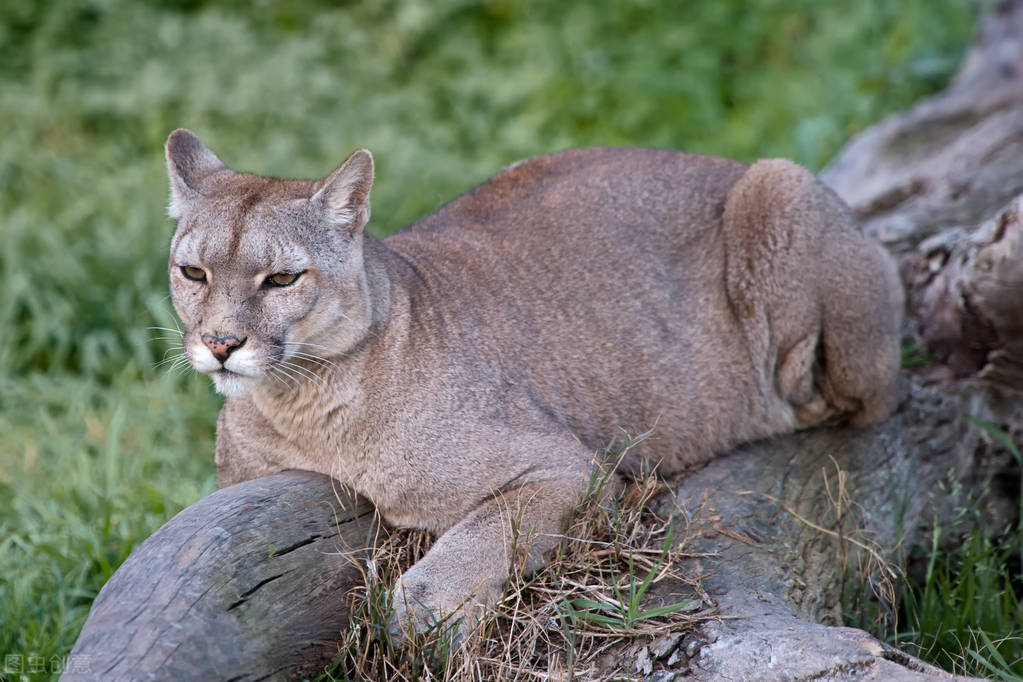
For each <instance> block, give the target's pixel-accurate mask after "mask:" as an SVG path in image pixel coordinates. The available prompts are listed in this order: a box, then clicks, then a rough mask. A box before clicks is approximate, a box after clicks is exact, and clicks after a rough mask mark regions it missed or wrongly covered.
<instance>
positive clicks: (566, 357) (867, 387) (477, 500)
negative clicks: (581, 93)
mask: <svg viewBox="0 0 1023 682" xmlns="http://www.w3.org/2000/svg"><path fill="white" fill-rule="evenodd" d="M167 159H168V166H169V169H170V176H171V194H172V201H171V205H172V214H173V215H174V216H175V217H176V218H178V220H179V223H178V230H177V233H176V234H175V236H174V240H173V242H172V245H171V256H170V275H171V290H172V293H173V300H174V305H175V307H176V309H177V311H178V313H179V314H180V316H181V318H182V320H183V321H184V323H185V327H186V331H185V337H184V344H185V348H186V353H187V355H188V357H189V359H190V360H191V361H192V362H193V364H194V365H195V366H196V367H197V368H198V369H199V370H200V371H204V372H208V373H211V374H213V376H214V379H215V381H216V382H217V386H218V389H219V390H221V391H222V392H224V393H226V394H228V398H227V402H226V404H225V406H224V409H223V411H222V412H221V415H220V420H219V422H218V431H217V452H216V462H217V471H218V477H219V481H220V484H221V485H230V484H232V483H236V482H238V481H242V480H245V479H248V478H252V477H255V476H261V475H265V474H269V473H272V472H275V471H278V470H281V469H285V468H301V469H311V470H314V471H319V472H322V473H324V474H328V475H331V476H334V477H335V478H337V479H338V480H340V481H342V482H343V483H345V484H347V485H349V486H351V487H352V488H354V489H355V490H357V491H358V492H359V493H360V494H362V495H365V496H366V497H368V498H369V499H371V500H372V501H373V502H374V503H375V504H376V505H377V507H378V509H379V510H380V512H381V513H382V514H383V516H384V518H386V519H387V520H388V521H389V522H390V523H393V524H396V525H405V526H417V527H422V528H427V529H429V530H430V531H432V532H434V533H436V534H438V535H439V538H438V540H437V543H436V544H435V545H434V547H433V549H432V550H431V551H430V552H429V553H428V554H427V555H426V557H425V558H424V559H423V560H422V561H420V562H419V563H417V564H416V565H415V566H413V567H412V568H411V569H410V570H409V571H408V572H407V573H406V574H405V575H404V576H402V578H401V580H400V584H399V585H398V586H397V591H396V595H397V599H396V602H397V604H396V607H397V622H398V623H399V624H405V623H407V624H410V625H411V626H412V627H414V628H423V627H425V626H426V625H427V624H428V623H429V622H430V620H431V619H432V618H433V617H435V616H436V615H437V614H439V613H444V614H447V613H450V612H452V611H454V610H458V609H460V608H461V610H459V611H458V615H470V616H472V614H473V613H474V612H475V610H476V607H477V606H479V605H486V604H488V603H492V602H493V600H494V599H496V598H497V597H498V596H499V594H500V591H501V589H502V587H503V585H504V583H505V580H506V578H507V574H508V570H509V562H510V560H511V558H510V557H511V553H512V549H513V547H512V543H513V542H514V539H513V533H512V532H511V530H510V529H511V525H512V521H513V520H514V521H515V523H517V524H518V527H519V528H520V529H521V530H524V531H525V532H526V533H527V534H529V536H530V537H531V538H532V541H531V545H530V547H531V553H530V557H531V561H532V562H533V564H534V565H539V563H540V562H542V560H543V553H544V552H545V551H546V550H547V549H549V548H550V547H551V546H552V545H553V543H554V540H553V539H552V538H551V535H550V533H552V532H555V531H557V528H558V524H559V523H560V521H561V519H562V517H563V515H564V514H565V512H566V511H567V510H569V509H570V508H571V507H572V505H573V504H574V503H575V501H576V500H577V498H578V496H579V495H580V493H581V492H582V491H583V490H584V489H585V486H586V483H587V476H588V475H589V474H590V472H591V471H592V469H593V461H594V459H593V458H594V454H595V453H596V452H598V451H600V449H601V448H602V446H604V445H605V444H606V443H607V442H608V441H610V440H611V439H613V438H614V437H615V436H616V435H619V434H621V433H622V432H623V431H624V432H628V433H631V434H638V433H641V432H645V431H647V430H650V429H653V435H652V436H651V437H650V438H648V439H647V440H645V441H643V442H642V443H641V444H640V445H639V446H638V447H637V448H635V449H634V450H633V451H632V452H631V453H630V455H629V456H628V458H627V459H626V460H625V462H624V463H623V469H624V471H626V472H629V471H635V470H637V469H638V468H639V467H640V466H642V464H643V462H651V463H656V464H657V466H658V467H659V469H660V471H661V472H663V473H666V474H670V473H672V472H676V471H679V470H680V469H682V468H683V467H685V466H688V465H693V464H697V463H700V462H703V461H705V460H706V459H708V458H709V457H711V456H712V455H714V454H715V453H721V452H724V451H726V450H728V449H730V448H732V447H733V446H735V445H736V444H738V443H741V442H744V441H748V440H752V439H757V438H763V437H766V436H770V435H773V434H778V433H784V432H787V431H791V430H794V429H796V428H802V427H809V426H814V425H816V424H818V423H821V422H824V421H826V420H839V419H850V420H852V421H853V422H856V423H865V422H869V421H872V420H876V419H880V418H883V417H885V416H887V415H888V414H889V413H890V412H891V410H892V409H893V408H894V406H895V400H896V382H897V375H898V365H899V343H898V342H899V328H900V324H901V316H902V289H901V286H900V284H899V280H898V278H897V276H896V273H895V268H894V265H893V263H892V261H891V259H890V258H889V257H888V255H887V254H886V253H885V252H884V250H883V249H881V248H880V247H879V246H878V245H876V244H875V243H873V242H871V241H870V240H869V239H867V238H865V237H864V236H862V235H861V234H860V232H859V230H858V228H857V226H856V224H855V222H854V220H853V218H852V216H851V214H850V212H849V210H848V209H847V208H846V207H845V206H844V205H843V204H842V202H841V201H840V200H839V199H838V198H837V197H836V196H835V195H834V194H833V193H832V192H831V191H830V190H828V189H826V188H825V187H824V186H823V185H821V184H820V183H819V182H818V181H817V180H816V179H815V178H814V177H813V176H812V175H810V174H809V173H808V172H807V171H806V170H804V169H802V168H800V167H799V166H796V165H794V164H792V163H790V162H788V161H783V160H769V161H759V162H757V163H756V164H753V165H752V166H746V165H743V164H740V163H736V162H733V161H727V160H723V159H716V158H711V157H704V156H696V155H689V154H681V153H676V152H670V151H661V150H649V149H632V148H622V149H582V150H573V151H568V152H563V153H560V154H555V155H551V156H542V157H537V158H534V159H530V160H527V161H525V162H521V163H519V164H516V165H515V166H513V167H511V168H509V169H507V170H505V171H504V172H502V173H500V174H499V175H497V176H496V177H494V178H493V179H491V180H489V181H488V182H486V183H484V184H483V185H480V186H479V187H476V188H475V189H473V190H471V191H469V192H468V193H466V194H464V195H463V196H461V197H459V198H458V199H455V200H454V201H452V202H451V203H449V204H447V205H446V206H444V207H443V208H441V209H440V210H439V211H437V212H436V213H434V214H433V215H430V216H427V217H425V218H423V219H421V220H419V221H417V222H416V223H414V224H412V225H411V226H409V227H408V228H406V229H405V230H403V231H401V232H399V233H398V234H396V235H394V236H392V237H390V238H388V239H386V240H384V241H378V240H375V239H372V238H371V237H369V236H367V235H366V234H365V233H364V230H363V228H364V227H365V222H366V220H368V217H369V190H370V186H371V184H372V173H373V168H372V160H371V157H370V156H369V154H368V153H367V152H364V151H360V152H356V153H355V154H353V155H352V156H351V157H349V160H348V161H346V162H345V164H342V166H341V167H339V168H338V170H336V171H335V172H334V173H332V174H331V175H330V176H328V177H327V178H326V179H324V180H322V181H317V182H304V181H285V180H276V179H270V178H261V177H257V176H252V175H244V174H235V173H233V172H231V171H229V170H227V168H226V167H225V166H224V165H223V164H222V163H221V162H220V161H219V160H218V159H217V158H216V157H215V156H214V155H213V154H212V153H211V152H209V151H208V150H207V149H206V148H205V147H204V146H203V145H202V143H201V142H199V140H198V139H197V138H196V137H195V136H194V135H192V134H191V133H189V132H187V131H175V132H174V133H173V134H172V135H171V137H170V139H169V140H168V142H167ZM180 266H192V267H201V268H203V269H204V270H205V271H206V272H207V281H206V282H195V281H191V280H188V279H186V278H185V277H184V276H183V275H182V274H181V272H180V270H179V267H180ZM298 271H304V273H303V274H302V275H301V276H300V277H299V279H298V280H296V281H295V283H294V284H292V285H290V286H288V287H283V288H273V287H271V288H265V287H263V286H261V285H262V283H263V282H264V281H265V279H266V277H268V276H269V275H272V274H274V273H276V272H298ZM204 333H205V334H210V335H213V336H215V337H218V338H219V337H228V338H229V337H231V336H233V337H236V339H237V340H240V341H241V340H243V343H242V345H241V346H239V347H238V348H235V349H234V350H233V352H232V354H231V355H230V357H228V358H227V361H226V364H225V365H224V367H223V368H221V365H220V362H219V361H218V360H217V359H216V358H214V356H213V354H212V352H211V351H210V349H209V348H208V347H207V346H206V345H204V343H203V341H202V340H201V336H202V334H204ZM295 343H301V344H306V345H293V344H295ZM215 347H216V348H221V349H222V348H224V346H223V345H221V346H215ZM302 353H304V354H305V355H302ZM289 363H290V364H289Z"/></svg>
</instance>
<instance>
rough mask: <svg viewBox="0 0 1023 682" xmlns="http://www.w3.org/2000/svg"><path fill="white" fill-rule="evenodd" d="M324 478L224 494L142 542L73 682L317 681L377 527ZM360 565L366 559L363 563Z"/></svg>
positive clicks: (116, 579)
mask: <svg viewBox="0 0 1023 682" xmlns="http://www.w3.org/2000/svg"><path fill="white" fill-rule="evenodd" d="M373 519H374V514H373V510H372V507H371V506H369V505H367V504H355V503H354V501H353V500H352V499H351V498H350V497H348V496H347V495H345V494H343V493H341V492H340V491H338V490H336V489H335V488H334V486H333V485H332V482H331V480H330V479H329V478H327V477H325V476H322V475H320V474H313V473H309V472H303V471H287V472H284V473H280V474H277V475H274V476H268V477H265V478H260V479H257V480H253V481H247V482H245V483H240V484H238V485H235V486H231V487H229V488H225V489H223V490H219V491H217V492H215V493H213V494H212V495H210V496H209V497H206V498H204V499H202V500H200V501H198V502H196V503H195V504H193V505H192V506H191V507H188V508H187V509H185V510H184V511H182V512H181V513H180V514H178V515H177V516H175V517H174V518H173V519H171V520H170V521H168V522H167V524H166V525H164V526H163V527H162V528H161V529H160V530H158V531H157V532H156V533H154V534H153V535H152V536H151V537H150V538H149V539H147V540H146V541H145V542H143V543H142V544H141V545H139V547H137V548H136V549H135V551H134V552H132V554H131V556H129V557H128V559H127V560H126V561H125V562H124V564H123V565H122V566H121V567H120V568H119V569H118V570H117V572H116V573H115V574H114V575H113V577H111V579H110V580H109V581H108V582H107V583H106V585H104V586H103V589H102V590H100V593H99V595H98V596H97V597H96V600H95V602H93V605H92V610H91V611H90V612H89V618H88V620H87V621H86V623H85V626H84V627H83V628H82V632H81V634H80V635H79V637H78V641H77V642H76V643H75V646H74V649H73V650H72V652H71V655H72V656H80V657H81V656H84V657H87V659H82V658H79V659H77V660H88V662H89V665H88V666H87V667H88V668H89V669H90V672H89V673H88V674H71V673H68V674H65V675H64V676H63V677H62V679H66V680H84V679H91V680H145V679H150V680H168V681H175V682H177V681H180V680H262V679H295V678H297V677H300V676H301V675H303V674H308V673H317V672H319V671H321V670H322V666H324V665H325V664H328V663H329V662H330V661H331V660H332V659H333V658H334V657H335V656H336V654H337V641H338V638H339V633H341V632H342V631H343V630H344V629H345V628H347V627H348V625H349V611H350V603H349V594H348V593H349V590H350V589H351V588H352V586H353V585H359V584H361V583H362V574H361V572H360V562H359V559H360V558H362V557H361V556H359V555H358V553H357V551H356V552H354V553H353V548H354V549H355V550H358V548H362V547H365V546H366V542H367V538H368V537H369V534H370V533H371V532H372V530H373V527H374V525H375V524H374V522H373ZM362 564H363V565H364V561H363V562H362Z"/></svg>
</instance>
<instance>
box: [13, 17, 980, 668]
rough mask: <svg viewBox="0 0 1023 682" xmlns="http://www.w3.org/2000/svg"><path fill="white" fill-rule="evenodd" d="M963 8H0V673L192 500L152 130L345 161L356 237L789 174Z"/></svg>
mask: <svg viewBox="0 0 1023 682" xmlns="http://www.w3.org/2000/svg"><path fill="white" fill-rule="evenodd" d="M626 5H627V6H626ZM972 7H973V6H972V5H971V4H969V3H966V2H963V1H962V0H901V1H900V2H891V1H890V0H864V1H863V2H855V3H854V2H839V1H837V0H836V1H833V2H827V1H825V2H822V1H821V0H761V1H759V2H729V1H722V0H699V1H696V0H694V1H692V2H686V3H669V2H654V1H650V0H645V1H643V2H636V3H629V4H627V3H613V2H604V1H598V2H560V3H554V2H540V1H539V0H534V1H529V0H524V1H523V2H512V1H511V0H489V1H481V0H472V1H470V0H407V1H405V2H394V1H391V2H386V1H385V2H369V1H365V2H357V1H352V2H346V3H343V4H340V5H337V4H333V3H326V2H314V1H313V0H283V1H281V2H273V3H256V4H253V3H249V2H242V1H241V0H231V1H228V2H212V1H211V2H204V1H203V0H162V1H158V2H151V3H136V2H129V1H128V0H52V1H50V2H45V3H21V2H6V3H0V290H2V292H3V295H2V296H0V548H2V551H0V605H2V607H0V624H2V627H0V656H3V655H6V654H21V655H23V656H28V655H30V654H31V655H37V656H42V657H44V658H46V659H47V660H49V658H50V657H51V656H62V655H65V654H66V653H67V652H68V650H69V648H70V646H71V644H72V642H73V641H74V638H75V636H76V634H77V631H78V629H79V628H80V626H81V623H82V622H83V619H84V617H85V614H86V612H87V609H88V605H89V603H90V600H91V599H92V598H93V597H94V596H95V594H96V592H97V590H98V589H99V587H100V586H101V585H102V583H103V582H104V580H105V579H106V578H107V577H108V576H109V575H110V574H111V572H112V571H113V570H115V569H116V567H117V565H118V564H119V563H120V562H121V561H122V560H123V559H124V557H125V556H126V555H127V554H128V553H129V552H130V551H131V549H132V548H133V547H134V546H135V545H136V544H137V543H139V542H140V541H141V540H143V539H144V538H145V537H147V536H148V535H149V534H150V533H151V532H152V531H153V530H155V529H156V528H157V527H159V525H160V524H162V523H163V522H164V521H165V520H166V519H168V518H169V517H170V516H171V515H173V514H174V513H175V512H176V511H178V510H179V509H181V508H182V507H184V506H186V505H188V504H189V503H191V502H193V501H194V500H196V499H197V498H198V497H200V496H202V495H204V494H206V493H207V492H209V491H210V490H212V488H213V485H214V483H213V470H212V451H213V424H214V420H215V417H216V412H217V409H218V405H219V402H218V400H217V399H216V398H215V397H214V396H213V395H212V392H211V391H210V390H209V388H208V386H207V385H206V382H205V381H204V380H201V379H199V378H196V377H191V376H177V375H170V376H168V375H166V373H165V372H162V371H161V370H159V369H158V368H156V367H155V365H156V363H157V362H158V361H159V360H160V359H161V358H162V357H163V355H164V354H165V353H166V352H167V350H168V349H169V345H168V342H167V341H165V340H160V339H155V340H154V337H158V336H160V335H161V333H160V332H158V331H157V332H154V331H151V330H149V329H148V328H149V327H153V326H165V327H172V326H174V325H173V315H172V313H171V311H170V306H169V303H168V300H167V285H166V272H165V263H166V248H167V244H168V242H169V239H170V236H171V233H172V229H173V228H172V225H171V224H170V222H169V221H168V220H167V219H166V217H165V206H166V189H167V180H166V177H165V172H164V168H163V159H162V151H161V147H162V144H163V141H164V139H165V138H166V136H167V134H168V132H169V131H170V130H172V129H173V128H176V127H179V126H185V127H189V128H191V129H192V130H194V131H196V132H197V133H199V134H200V136H202V138H203V140H204V141H205V142H206V143H207V144H209V145H210V146H211V147H212V148H213V149H214V150H215V151H217V152H218V153H219V154H220V155H221V157H222V158H223V159H224V160H225V161H227V162H228V163H229V164H231V165H233V166H235V167H236V168H239V169H242V170H253V171H258V172H262V173H272V174H279V175H284V176H292V177H312V176H321V175H324V174H326V173H327V172H328V171H329V170H331V169H332V168H333V167H334V166H335V165H336V164H337V163H338V162H340V161H341V160H342V159H343V158H344V157H345V156H346V155H347V153H348V152H350V151H351V150H352V149H354V148H356V147H358V146H364V147H368V148H370V149H371V150H372V151H373V152H374V154H375V157H376V161H377V172H378V180H377V184H376V187H375V188H374V193H373V208H374V210H373V223H372V228H371V229H372V231H374V233H376V234H378V235H384V234H387V233H389V232H391V231H393V230H395V229H397V228H399V227H400V226H401V225H403V224H405V223H407V222H408V221H410V220H411V219H413V218H415V217H416V216H418V215H421V214H423V213H426V212H428V211H430V210H432V209H434V208H435V207H437V206H438V205H440V204H441V203H443V202H444V201H446V200H448V199H450V198H452V197H453V196H454V195H455V194H457V193H458V192H460V191H462V190H464V189H466V188H468V187H469V186H471V185H472V184H474V183H476V182H478V181H480V180H482V179H484V178H485V177H487V176H488V175H490V174H492V173H493V172H495V171H496V170H498V169H500V168H502V167H503V166H505V165H507V164H509V163H511V162H512V161H515V160H516V159H519V158H522V157H525V156H528V155H531V154H536V153H541V152H549V151H553V150H557V149H561V148H565V147H572V146H582V145H595V144H637V145H648V146H660V147H670V148H676V149H686V150H690V151H699V152H706V153H714V154H719V155H725V156H732V157H737V158H740V159H745V160H750V159H753V158H756V157H758V156H769V155H784V156H790V157H793V158H795V159H797V160H798V161H801V162H803V163H804V164H807V165H809V166H810V167H812V168H815V169H816V168H819V167H820V166H821V165H822V164H823V163H824V162H826V160H827V159H829V158H830V157H831V156H832V155H833V154H834V153H835V151H836V150H837V149H838V148H839V147H840V146H841V144H842V143H843V142H844V141H845V140H846V139H847V138H848V137H849V136H850V135H851V134H853V133H855V132H856V131H858V130H861V129H862V128H864V127H866V126H867V125H869V124H871V123H873V122H875V121H877V120H878V119H879V118H881V117H882V116H884V115H885V114H887V113H889V112H892V111H896V110H899V109H902V108H905V107H907V106H909V105H910V104H911V103H912V102H914V101H916V100H917V99H918V98H920V97H921V96H922V95H924V94H926V93H928V92H931V91H933V90H935V89H937V88H940V87H941V86H942V85H943V84H944V83H945V81H946V79H947V77H948V75H949V74H950V72H951V70H952V69H953V68H954V66H955V65H956V63H957V62H958V60H959V58H960V55H961V53H962V50H963V47H964V45H965V44H966V42H967V40H968V39H969V37H970V35H971V33H972V31H973V27H974V25H975V11H976V10H975V9H973V8H972ZM29 677H38V676H35V675H30V676H29Z"/></svg>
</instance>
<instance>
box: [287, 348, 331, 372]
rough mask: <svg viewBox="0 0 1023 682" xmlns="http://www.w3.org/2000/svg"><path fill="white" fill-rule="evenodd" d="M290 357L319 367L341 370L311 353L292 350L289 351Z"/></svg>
mask: <svg viewBox="0 0 1023 682" xmlns="http://www.w3.org/2000/svg"><path fill="white" fill-rule="evenodd" d="M291 355H292V356H294V357H296V358H301V359H303V360H308V361H309V362H313V363H316V364H317V365H319V366H320V367H333V368H334V369H341V368H340V367H338V366H337V365H335V364H334V363H333V362H331V361H330V360H327V359H326V358H321V357H320V356H319V355H313V354H312V353H300V352H298V351H294V350H293V351H291Z"/></svg>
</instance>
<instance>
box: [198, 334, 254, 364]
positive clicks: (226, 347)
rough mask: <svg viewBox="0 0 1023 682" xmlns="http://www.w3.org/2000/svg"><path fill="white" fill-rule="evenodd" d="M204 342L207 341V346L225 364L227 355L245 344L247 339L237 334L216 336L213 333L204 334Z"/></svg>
mask: <svg viewBox="0 0 1023 682" xmlns="http://www.w3.org/2000/svg"><path fill="white" fill-rule="evenodd" d="M245 338H248V337H245ZM202 342H203V343H205V344H206V347H207V348H209V349H210V352H212V353H213V357H215V358H216V359H217V360H219V361H220V363H221V364H223V363H225V362H227V356H229V355H230V354H231V353H233V352H234V351H235V350H237V349H239V348H241V347H242V345H244V343H245V339H239V338H238V337H237V336H215V335H213V334H203V335H202Z"/></svg>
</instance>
